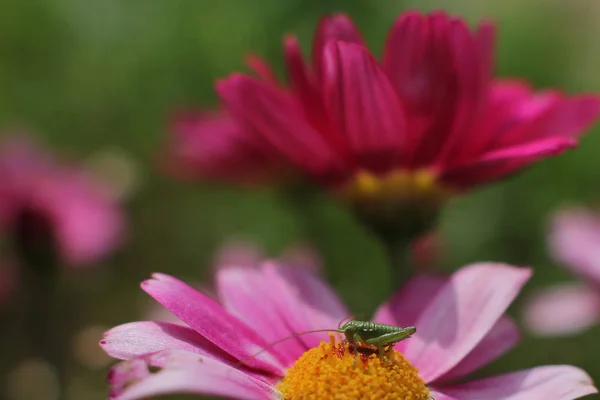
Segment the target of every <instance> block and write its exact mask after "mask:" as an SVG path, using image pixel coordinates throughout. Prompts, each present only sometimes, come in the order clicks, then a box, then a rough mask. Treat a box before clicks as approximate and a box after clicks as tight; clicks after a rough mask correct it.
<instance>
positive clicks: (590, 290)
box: [524, 208, 600, 336]
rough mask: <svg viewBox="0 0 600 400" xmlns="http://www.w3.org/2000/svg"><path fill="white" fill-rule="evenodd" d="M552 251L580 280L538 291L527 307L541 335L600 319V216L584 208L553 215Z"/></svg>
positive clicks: (527, 316) (532, 326)
mask: <svg viewBox="0 0 600 400" xmlns="http://www.w3.org/2000/svg"><path fill="white" fill-rule="evenodd" d="M548 242H549V246H550V251H551V253H552V255H553V256H554V258H555V259H556V260H557V261H558V262H559V263H560V264H561V265H563V266H564V267H565V268H567V269H568V270H569V271H571V272H572V273H573V274H574V275H575V276H577V277H579V278H580V282H570V283H564V284H558V285H556V286H553V287H551V288H548V289H545V290H542V291H539V292H537V293H535V294H534V295H533V296H532V297H531V298H530V299H529V302H528V303H527V305H526V307H525V311H524V316H525V322H526V324H527V326H528V328H529V329H530V330H531V331H532V332H534V333H536V334H539V335H550V336H561V335H571V334H574V333H578V332H581V331H584V330H585V329H587V328H589V327H591V326H593V325H595V324H597V323H598V322H600V247H599V245H600V216H599V215H598V214H597V213H594V212H592V211H590V210H586V209H583V208H571V209H566V210H562V211H559V212H558V213H557V214H556V215H555V216H554V217H553V219H552V223H551V227H550V233H549V237H548Z"/></svg>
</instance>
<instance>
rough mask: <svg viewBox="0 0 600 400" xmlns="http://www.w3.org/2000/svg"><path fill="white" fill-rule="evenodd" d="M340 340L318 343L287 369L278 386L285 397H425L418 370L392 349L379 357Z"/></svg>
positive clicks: (420, 399) (403, 399)
mask: <svg viewBox="0 0 600 400" xmlns="http://www.w3.org/2000/svg"><path fill="white" fill-rule="evenodd" d="M364 350H366V351H361V348H359V349H358V354H357V353H356V352H355V349H354V346H352V345H351V344H349V343H348V341H346V340H343V341H341V342H336V341H335V339H334V338H333V336H331V341H330V342H329V343H327V342H321V344H320V345H319V346H318V347H315V348H312V349H310V350H308V351H307V352H306V353H304V354H303V355H302V356H301V357H300V358H299V359H298V360H297V361H296V362H295V363H294V365H293V366H292V367H291V368H290V369H289V370H288V371H287V373H286V375H285V377H284V379H283V381H282V382H281V383H280V384H279V386H278V389H279V390H280V391H281V392H282V393H283V396H284V399H285V400H298V399H314V400H321V399H323V400H325V399H333V398H335V399H340V400H344V399H348V400H350V399H383V400H386V399H387V400H392V399H394V400H427V399H429V398H430V396H429V389H427V387H426V386H425V382H424V381H423V380H422V379H421V378H420V377H419V374H418V371H417V369H416V368H415V367H413V366H412V365H411V364H410V363H409V362H408V361H407V360H406V359H405V358H404V357H403V356H402V354H401V353H399V352H398V351H396V350H393V349H390V350H388V351H386V353H385V357H383V358H382V357H380V356H379V355H378V354H377V352H376V351H371V349H364Z"/></svg>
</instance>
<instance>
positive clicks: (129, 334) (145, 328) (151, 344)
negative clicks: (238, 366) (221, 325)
mask: <svg viewBox="0 0 600 400" xmlns="http://www.w3.org/2000/svg"><path fill="white" fill-rule="evenodd" d="M100 345H101V346H102V348H103V349H104V351H106V353H107V354H108V355H109V356H111V357H114V358H118V359H121V360H131V359H133V358H136V357H140V356H144V355H147V354H152V353H156V352H157V351H162V350H186V351H190V352H193V353H196V354H200V355H202V356H207V357H211V358H214V359H217V360H219V361H221V362H226V363H233V361H234V360H235V359H234V358H233V357H231V356H229V355H228V354H227V353H225V352H223V350H221V349H220V348H219V347H217V346H215V345H214V344H213V343H212V342H210V341H208V340H207V339H206V338H204V337H202V336H201V335H200V334H199V333H198V332H196V331H194V330H193V329H190V328H188V327H185V326H180V325H176V324H170V323H164V322H150V321H148V322H132V323H129V324H124V325H120V326H117V327H116V328H113V329H111V330H109V331H108V332H106V333H105V334H104V339H103V340H101V341H100Z"/></svg>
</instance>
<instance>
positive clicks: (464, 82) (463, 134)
mask: <svg viewBox="0 0 600 400" xmlns="http://www.w3.org/2000/svg"><path fill="white" fill-rule="evenodd" d="M480 29H481V30H480V31H479V32H477V34H476V35H473V34H472V33H471V32H470V31H469V27H468V26H467V25H466V23H465V22H464V21H461V20H452V22H451V28H450V32H449V34H450V46H451V49H452V59H453V60H454V64H455V68H456V82H457V92H456V98H455V99H454V102H455V105H454V117H453V120H452V125H451V126H448V127H447V130H448V133H447V134H446V135H444V136H441V135H440V134H439V133H437V134H435V133H434V132H432V134H431V136H432V137H435V138H436V140H438V141H442V142H443V145H442V146H441V147H440V149H439V150H438V154H437V155H436V156H435V161H433V168H436V167H439V168H443V167H444V166H445V165H448V164H452V163H455V162H456V161H455V160H456V159H457V155H458V154H460V153H461V152H462V151H463V149H464V148H465V147H468V145H469V143H470V142H471V141H472V140H473V137H472V136H473V135H471V134H470V132H473V130H474V129H475V128H476V126H478V124H479V123H480V121H481V119H482V118H483V117H485V111H486V108H485V101H486V99H487V96H488V87H489V79H490V77H491V73H492V69H491V66H490V65H489V64H487V62H488V61H487V60H485V58H489V57H491V55H490V53H492V51H493V43H490V42H493V35H494V32H493V27H492V26H487V27H486V26H485V25H484V26H482V27H480ZM480 34H481V35H483V36H481V37H480V36H479V35H480ZM483 46H491V47H488V48H482V47H483ZM482 52H483V53H484V54H483V55H482V54H481V53H482ZM486 52H487V54H486ZM482 63H485V64H482ZM478 134H479V133H478Z"/></svg>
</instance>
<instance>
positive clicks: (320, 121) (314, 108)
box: [283, 36, 327, 129]
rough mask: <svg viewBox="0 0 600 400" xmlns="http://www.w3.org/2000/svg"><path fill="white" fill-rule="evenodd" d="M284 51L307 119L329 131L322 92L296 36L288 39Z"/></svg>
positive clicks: (293, 87)
mask: <svg viewBox="0 0 600 400" xmlns="http://www.w3.org/2000/svg"><path fill="white" fill-rule="evenodd" d="M283 50H284V55H285V63H286V67H287V73H288V76H289V78H290V83H291V85H292V89H293V91H294V92H295V93H296V95H297V96H298V99H299V101H300V103H301V104H302V108H303V110H304V113H305V115H306V118H307V119H308V120H309V121H310V122H311V124H312V125H313V126H314V127H317V128H319V129H327V121H326V115H325V110H324V109H323V99H322V98H321V91H320V89H319V87H317V82H316V77H315V74H314V71H313V70H311V69H310V68H309V66H308V65H307V64H306V61H305V59H304V56H303V55H302V50H301V49H300V44H299V43H298V39H297V38H296V37H295V36H288V37H286V38H285V41H284V45H283Z"/></svg>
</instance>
